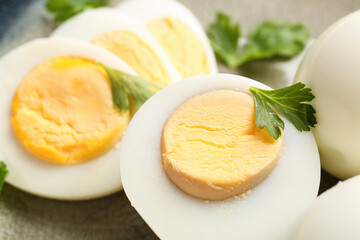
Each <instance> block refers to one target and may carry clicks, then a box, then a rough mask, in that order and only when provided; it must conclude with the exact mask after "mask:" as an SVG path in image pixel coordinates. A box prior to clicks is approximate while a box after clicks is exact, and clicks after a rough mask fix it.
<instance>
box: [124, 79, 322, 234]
mask: <svg viewBox="0 0 360 240" xmlns="http://www.w3.org/2000/svg"><path fill="white" fill-rule="evenodd" d="M250 86H254V87H258V88H263V89H270V88H269V87H267V86H265V85H263V84H261V83H259V82H256V81H253V80H251V79H248V78H245V77H241V76H237V75H229V74H211V75H200V76H195V77H191V78H188V79H185V80H182V81H179V82H176V83H174V84H172V85H170V86H168V87H166V88H164V89H162V90H161V91H159V92H158V93H156V94H155V95H154V96H153V97H152V98H150V99H149V100H148V101H147V102H146V103H145V104H144V105H143V106H142V107H141V108H140V110H139V111H137V112H136V114H135V115H134V117H133V119H132V121H131V123H130V125H129V127H128V129H127V131H126V133H125V136H124V138H123V140H122V146H121V154H120V158H119V159H120V170H121V178H122V182H123V186H124V190H125V193H126V194H127V196H128V198H129V200H130V202H131V204H132V206H134V208H135V209H136V210H137V211H138V213H139V214H140V215H141V216H142V218H143V219H144V220H145V222H146V223H147V224H148V225H149V226H150V228H152V230H153V231H154V232H155V233H156V234H157V235H158V237H160V238H161V239H173V240H174V239H175V240H176V239H210V240H211V239H251V240H263V239H267V240H288V239H290V236H291V234H292V233H293V231H294V229H295V227H296V225H297V223H298V221H299V220H300V218H301V216H302V214H303V211H304V210H305V209H306V208H307V207H308V205H309V204H310V203H311V202H312V201H313V200H314V199H315V198H316V196H317V192H318V187H319V181H320V161H319V155H318V150H317V146H316V143H315V140H314V138H313V136H312V134H311V132H299V131H297V130H296V129H295V127H293V126H292V125H291V124H289V122H287V121H285V124H286V126H285V130H284V131H283V135H282V137H280V138H279V139H278V140H274V139H273V138H272V137H270V135H269V133H268V132H267V130H266V129H262V130H261V129H259V128H257V127H256V125H255V111H254V100H253V98H252V96H251V95H250V92H249V90H248V89H249V88H250ZM139 149H141V151H139Z"/></svg>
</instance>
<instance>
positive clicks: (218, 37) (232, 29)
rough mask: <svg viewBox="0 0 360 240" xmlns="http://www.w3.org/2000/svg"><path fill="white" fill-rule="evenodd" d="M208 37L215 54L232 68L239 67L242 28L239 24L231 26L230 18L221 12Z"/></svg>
mask: <svg viewBox="0 0 360 240" xmlns="http://www.w3.org/2000/svg"><path fill="white" fill-rule="evenodd" d="M208 35H209V40H210V43H211V46H212V47H213V49H214V52H215V54H216V55H217V56H218V57H219V58H220V59H222V60H223V61H225V63H226V64H227V65H228V66H230V67H237V61H238V60H237V59H238V58H239V56H238V40H239V38H240V36H241V28H240V26H239V25H238V24H231V20H230V17H229V16H227V15H226V14H224V13H222V12H219V13H218V14H217V18H216V22H215V23H213V24H211V25H210V26H209V28H208Z"/></svg>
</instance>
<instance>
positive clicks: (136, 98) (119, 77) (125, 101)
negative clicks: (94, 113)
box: [100, 63, 161, 112]
mask: <svg viewBox="0 0 360 240" xmlns="http://www.w3.org/2000/svg"><path fill="white" fill-rule="evenodd" d="M100 65H101V66H102V67H103V68H104V69H105V71H106V73H107V75H108V77H109V79H110V83H111V89H112V97H113V102H114V105H115V107H117V108H118V109H119V110H120V111H122V112H126V111H127V110H129V108H130V101H129V97H130V98H131V99H132V101H133V103H134V105H135V107H136V109H139V108H140V107H141V106H142V105H143V104H144V103H145V102H146V101H147V100H148V99H149V98H150V97H151V96H152V95H154V94H155V92H156V90H160V89H161V88H160V87H158V86H157V85H155V84H153V83H151V82H148V81H146V80H143V79H141V78H138V77H136V76H134V75H131V74H128V73H125V72H121V71H118V70H116V69H113V68H109V67H107V66H105V65H103V64H101V63H100Z"/></svg>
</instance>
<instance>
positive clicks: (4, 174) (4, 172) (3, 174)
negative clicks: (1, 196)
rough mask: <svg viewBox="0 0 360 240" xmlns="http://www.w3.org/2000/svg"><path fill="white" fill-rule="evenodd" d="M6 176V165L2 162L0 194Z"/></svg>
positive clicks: (0, 167)
mask: <svg viewBox="0 0 360 240" xmlns="http://www.w3.org/2000/svg"><path fill="white" fill-rule="evenodd" d="M8 174H9V171H8V170H7V167H6V164H5V163H4V162H3V161H0V192H1V189H2V187H3V185H4V182H5V179H6V177H7V175H8Z"/></svg>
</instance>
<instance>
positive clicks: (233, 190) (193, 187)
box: [161, 90, 283, 200]
mask: <svg viewBox="0 0 360 240" xmlns="http://www.w3.org/2000/svg"><path fill="white" fill-rule="evenodd" d="M161 141H162V163H163V169H164V171H165V173H166V174H167V176H168V177H169V178H170V179H171V181H172V182H173V183H175V185H177V186H178V187H179V188H180V189H181V190H183V191H184V192H186V193H188V194H190V195H192V196H194V197H197V198H200V199H204V200H224V199H227V198H231V197H234V196H238V195H241V194H244V193H246V192H248V191H249V190H250V189H252V188H254V187H256V186H257V185H258V184H260V183H261V182H262V181H263V180H264V179H265V178H266V177H267V176H268V175H269V174H270V173H271V171H272V170H273V169H274V168H275V166H276V164H277V162H278V160H279V158H280V155H281V152H282V147H283V139H282V137H280V138H279V139H278V140H274V139H273V138H272V137H271V136H270V135H269V133H268V132H267V130H266V129H263V130H261V129H259V128H258V127H257V126H256V125H255V109H254V100H253V98H252V97H251V96H250V95H249V94H246V93H242V92H237V91H232V90H217V91H212V92H206V93H203V94H201V95H198V96H195V97H192V98H190V99H189V100H187V101H186V102H184V103H183V104H181V105H180V106H179V107H178V108H177V109H176V110H175V111H174V112H173V113H172V114H171V115H170V117H169V119H168V120H167V122H166V124H165V126H164V129H163V134H162V140H161Z"/></svg>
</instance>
